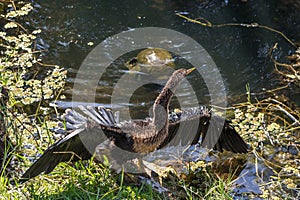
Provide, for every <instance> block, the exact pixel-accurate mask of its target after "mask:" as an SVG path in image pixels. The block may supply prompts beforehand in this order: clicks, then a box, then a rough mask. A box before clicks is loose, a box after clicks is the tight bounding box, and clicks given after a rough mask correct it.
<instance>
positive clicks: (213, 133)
mask: <svg viewBox="0 0 300 200" xmlns="http://www.w3.org/2000/svg"><path fill="white" fill-rule="evenodd" d="M202 137H203V139H202V146H206V147H207V148H214V149H215V150H218V151H221V152H222V151H223V150H227V151H231V152H233V153H247V151H248V147H247V144H246V143H245V141H244V140H243V139H242V138H241V136H240V135H239V134H238V133H237V132H236V130H235V129H234V127H233V126H232V125H230V123H229V121H228V120H225V119H224V118H222V117H220V116H217V115H213V117H212V118H211V120H210V121H209V129H208V131H207V132H205V133H204V135H202Z"/></svg>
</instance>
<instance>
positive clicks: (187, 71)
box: [186, 67, 196, 75]
mask: <svg viewBox="0 0 300 200" xmlns="http://www.w3.org/2000/svg"><path fill="white" fill-rule="evenodd" d="M195 69H196V68H195V67H193V68H190V69H188V70H186V74H187V75H188V74H190V73H191V72H192V71H194V70H195Z"/></svg>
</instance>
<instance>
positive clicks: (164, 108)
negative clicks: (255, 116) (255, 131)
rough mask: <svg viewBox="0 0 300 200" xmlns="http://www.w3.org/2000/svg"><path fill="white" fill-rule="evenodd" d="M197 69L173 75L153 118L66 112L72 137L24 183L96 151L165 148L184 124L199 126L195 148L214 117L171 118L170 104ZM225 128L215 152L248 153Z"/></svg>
mask: <svg viewBox="0 0 300 200" xmlns="http://www.w3.org/2000/svg"><path fill="white" fill-rule="evenodd" d="M194 69H195V68H191V69H188V70H187V69H178V70H176V71H174V72H173V74H172V76H171V77H170V78H169V80H168V81H167V83H166V85H165V86H164V88H163V89H162V91H161V93H160V94H159V95H158V97H157V98H156V100H155V102H154V105H153V118H147V119H144V120H132V121H125V122H121V123H117V122H116V120H115V118H114V116H113V114H112V112H111V110H109V109H106V108H103V107H98V110H96V109H95V108H92V107H83V106H81V107H80V110H81V111H82V113H83V114H80V113H79V112H76V111H75V110H71V109H68V110H66V115H65V120H66V127H67V129H68V130H69V131H70V133H69V134H68V135H67V136H66V137H64V138H63V139H61V140H59V141H57V142H56V143H54V144H53V145H52V146H50V147H49V148H48V149H47V150H46V151H45V152H44V154H43V155H42V156H41V157H40V158H39V159H38V160H37V161H36V162H35V163H34V164H33V165H32V166H31V167H30V168H29V169H28V170H27V171H26V172H25V173H24V175H23V176H22V178H21V182H24V181H26V180H28V179H30V178H33V177H35V176H37V175H39V174H40V173H42V172H45V173H46V174H47V173H50V172H51V171H52V170H53V169H54V168H55V166H56V165H57V164H59V163H60V162H65V161H70V160H72V161H76V160H79V159H82V160H85V159H89V158H91V157H92V154H93V153H91V151H89V150H88V149H92V151H93V152H96V153H97V154H98V153H99V151H97V150H96V149H101V148H102V150H103V148H108V149H110V150H111V151H113V149H114V148H115V147H119V148H120V149H122V150H126V151H128V152H133V153H141V154H145V153H149V152H152V151H154V150H156V149H160V148H162V147H164V146H166V145H167V144H168V143H169V142H170V141H171V140H172V139H173V138H174V137H175V135H176V130H177V129H178V127H179V125H180V124H181V123H184V122H187V123H189V122H192V123H193V122H196V123H197V125H198V128H197V133H195V137H194V139H193V141H191V144H196V143H197V142H198V140H199V138H200V135H202V138H205V137H207V136H206V132H207V129H208V126H209V124H210V123H211V122H210V119H211V116H212V115H211V112H210V111H209V110H208V109H206V108H205V107H199V108H197V109H190V110H187V111H181V112H173V113H171V114H168V113H169V102H170V99H171V97H172V96H173V92H174V91H175V89H176V87H177V85H178V84H179V83H180V82H181V80H182V79H183V78H184V77H185V76H187V75H188V74H189V73H191V72H192V71H193V70H194ZM223 121H224V120H223ZM222 127H224V128H223V130H222V133H221V136H220V139H219V140H218V142H217V144H216V145H215V148H216V149H218V150H221V151H222V150H223V149H225V150H229V151H233V152H238V153H245V152H247V145H246V144H245V142H244V141H243V139H242V138H241V137H240V136H239V135H238V133H236V132H235V130H234V129H233V128H232V127H230V126H229V124H228V123H227V122H226V123H225V125H224V126H222ZM103 133H104V134H103ZM100 143H101V144H100ZM87 144H88V149H87ZM99 146H100V148H98V147H99ZM100 154H101V151H100Z"/></svg>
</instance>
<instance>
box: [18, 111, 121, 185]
mask: <svg viewBox="0 0 300 200" xmlns="http://www.w3.org/2000/svg"><path fill="white" fill-rule="evenodd" d="M80 110H81V111H82V112H83V114H84V115H85V116H84V115H82V114H80V113H79V112H76V111H74V110H71V109H67V110H66V114H65V115H64V117H63V118H64V119H65V126H66V129H67V130H66V132H67V133H66V134H67V135H66V136H65V137H64V138H62V139H61V140H59V141H57V142H55V143H54V144H53V145H52V146H50V147H49V148H48V149H47V150H46V151H45V152H44V153H43V155H42V156H41V157H40V158H39V159H38V160H37V161H36V162H35V163H34V164H33V165H32V166H31V167H30V168H29V169H28V170H27V171H26V172H25V173H24V175H23V176H22V178H21V181H23V182H24V181H26V180H28V179H30V178H33V177H35V176H37V175H39V174H40V173H42V172H45V173H50V172H51V171H52V170H53V169H54V168H55V167H56V165H58V164H59V163H60V162H67V161H77V160H80V159H81V160H86V159H89V158H91V156H92V154H93V152H94V150H95V148H96V147H97V145H99V144H101V143H102V142H104V141H105V140H107V137H106V136H105V135H106V134H107V135H111V134H112V133H113V134H117V132H122V131H121V130H120V129H119V128H118V127H117V126H116V122H115V119H114V117H113V115H112V113H111V111H110V110H108V109H105V108H103V107H99V108H98V111H97V110H95V109H94V108H92V107H80ZM57 131H58V132H62V130H59V129H58V130H57ZM103 133H104V134H103ZM118 136H119V137H121V136H120V135H118ZM87 147H88V149H87Z"/></svg>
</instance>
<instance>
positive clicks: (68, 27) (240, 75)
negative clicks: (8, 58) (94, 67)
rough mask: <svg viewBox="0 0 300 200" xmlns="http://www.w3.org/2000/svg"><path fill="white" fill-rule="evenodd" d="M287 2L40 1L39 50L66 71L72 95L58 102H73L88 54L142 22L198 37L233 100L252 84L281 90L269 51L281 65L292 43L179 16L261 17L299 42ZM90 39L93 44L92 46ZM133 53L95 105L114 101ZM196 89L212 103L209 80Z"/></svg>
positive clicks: (36, 19) (118, 65) (102, 85)
mask: <svg viewBox="0 0 300 200" xmlns="http://www.w3.org/2000/svg"><path fill="white" fill-rule="evenodd" d="M290 2H292V3H293V2H296V1H284V0H282V1H280V0H277V1H275V0H273V1H249V2H247V3H242V2H241V1H237V0H235V1H230V0H227V1H205V0H202V1H201V0H199V1H193V2H189V1H159V0H150V1H98V0H90V1H75V0H73V1H59V0H52V1H35V2H34V4H35V8H36V9H35V13H34V14H33V21H32V23H34V26H35V27H37V28H41V29H42V31H43V32H42V36H41V38H40V40H39V43H38V47H39V48H40V49H47V50H48V52H47V53H45V54H46V57H47V58H46V59H47V62H49V63H53V64H58V65H60V66H63V67H65V68H67V69H68V70H69V74H68V84H67V87H66V91H65V94H66V96H67V99H66V100H64V101H63V102H61V104H60V106H62V107H69V106H70V104H69V101H71V92H72V89H71V88H72V85H73V83H74V80H75V77H76V72H77V69H78V68H79V67H80V65H81V63H82V62H83V60H84V58H85V57H86V56H87V54H88V53H89V52H90V51H91V50H92V49H93V48H94V47H95V46H96V45H97V44H99V43H100V42H102V41H103V40H105V39H106V38H107V37H109V36H112V35H114V34H117V33H120V32H122V31H126V30H130V29H132V28H140V27H163V28H169V29H173V30H176V31H179V32H182V33H184V34H186V35H188V36H190V37H192V38H193V39H195V40H196V41H197V42H198V43H199V44H201V45H202V46H203V47H204V48H205V49H206V50H207V52H208V53H209V54H210V56H211V57H212V58H213V60H214V62H215V63H216V65H217V66H218V69H219V71H220V72H221V75H222V77H223V81H224V83H225V86H226V92H227V95H228V97H229V102H230V103H234V102H235V97H236V96H239V95H240V94H242V93H245V85H246V84H247V83H249V84H250V87H251V91H253V92H259V91H261V89H262V88H267V89H269V88H274V87H276V84H277V82H276V81H275V80H274V76H273V75H272V71H273V63H272V62H271V61H270V59H269V57H268V51H269V49H270V48H271V47H272V46H273V45H274V44H275V43H278V47H279V50H278V51H276V52H274V55H275V56H276V58H277V59H278V60H279V61H282V62H283V61H286V58H285V57H286V56H287V55H289V54H290V53H291V52H292V51H293V50H294V47H293V46H292V45H290V44H289V43H288V42H287V41H286V40H284V39H283V38H282V37H281V36H280V35H278V34H276V33H274V32H270V31H267V30H265V29H259V28H253V29H247V28H243V27H223V28H207V27H203V26H200V25H197V24H192V23H189V22H186V21H185V20H183V19H182V18H179V17H178V16H177V15H175V13H183V14H186V15H187V16H189V17H191V18H198V17H203V18H206V19H207V20H209V21H211V22H212V23H215V24H221V23H230V22H235V23H252V22H257V23H259V24H262V25H266V26H270V27H272V28H275V29H277V30H279V31H282V32H283V33H284V34H286V35H287V37H289V38H291V39H292V40H293V41H299V39H300V35H299V32H300V31H299V30H300V23H299V21H300V20H299V17H298V15H297V14H299V11H297V9H289V6H290V5H291V4H289V3H290ZM295 4H296V3H295ZM88 42H93V43H94V45H93V46H89V45H88ZM135 55H136V52H135V53H132V54H128V55H124V56H123V57H122V58H121V59H120V60H119V61H117V62H115V63H114V67H113V68H112V69H111V70H110V71H109V72H110V73H108V74H107V76H106V78H104V79H101V80H100V82H99V88H98V89H97V99H96V101H97V102H98V103H100V104H104V105H107V106H111V105H110V95H111V93H112V90H113V85H114V83H115V82H116V81H118V79H119V78H120V77H121V76H122V74H124V70H126V68H125V67H124V62H125V61H127V60H128V59H130V58H131V57H133V56H135ZM179 64H182V63H179ZM193 76H196V75H192V76H191V78H190V79H189V80H190V81H191V82H193V80H196V81H197V82H196V83H195V84H196V85H197V84H198V81H199V79H197V78H195V77H193ZM216 81H217V80H216ZM194 82H195V81H194ZM195 90H196V92H197V95H198V96H200V97H203V98H199V99H198V101H200V102H199V103H200V104H208V103H209V101H210V99H209V95H208V94H207V90H206V87H205V85H204V86H203V85H202V84H201V82H200V83H199V84H198V88H196V89H195ZM157 92H158V91H157ZM141 96H144V95H141ZM155 96H156V94H153V95H150V97H149V98H146V99H143V100H139V102H138V104H136V105H138V106H139V109H140V107H141V106H142V107H143V106H144V105H147V104H148V103H149V102H147V100H148V101H149V99H151V100H153V99H154V98H155ZM295 98H296V99H297V97H295ZM187 100H188V101H191V106H192V105H194V104H195V102H193V100H192V99H187ZM151 103H152V101H151V102H150V104H151ZM134 104H135V103H133V105H131V106H134ZM112 106H118V105H112ZM126 106H128V105H126ZM121 107H122V106H121Z"/></svg>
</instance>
